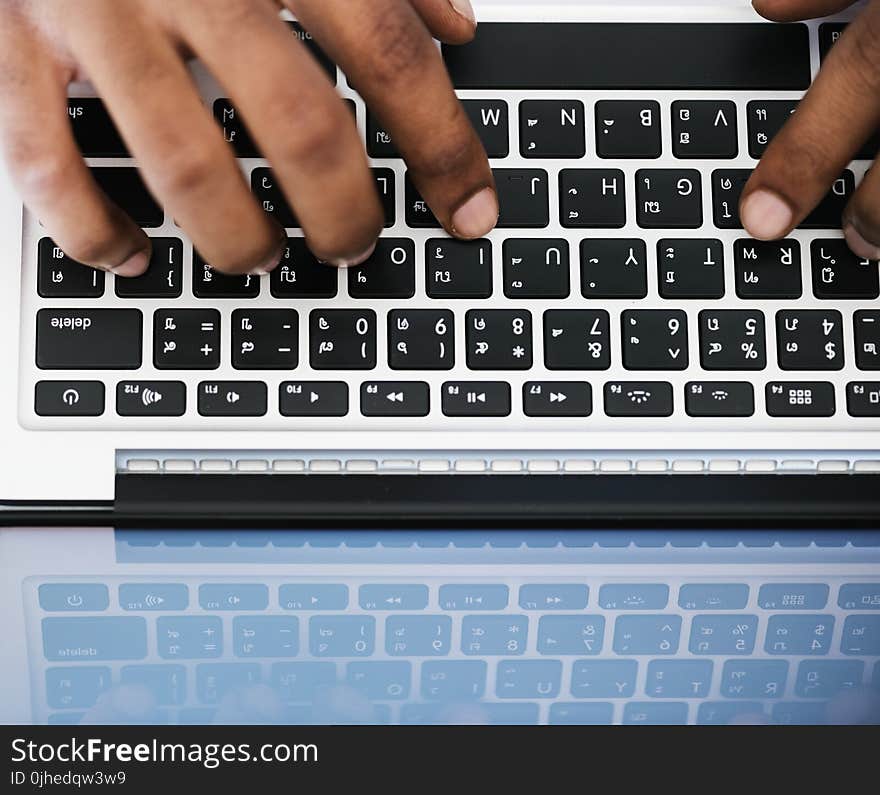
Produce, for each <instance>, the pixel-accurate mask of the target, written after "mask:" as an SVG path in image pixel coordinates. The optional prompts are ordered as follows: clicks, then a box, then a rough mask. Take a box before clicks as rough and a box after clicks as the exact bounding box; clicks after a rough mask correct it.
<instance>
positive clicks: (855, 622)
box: [840, 614, 880, 684]
mask: <svg viewBox="0 0 880 795" xmlns="http://www.w3.org/2000/svg"><path fill="white" fill-rule="evenodd" d="M840 650H841V651H842V652H843V653H844V654H855V655H860V656H864V657H877V656H880V615H878V614H873V615H850V616H848V617H847V619H846V621H845V622H844V624H843V635H842V637H841V640H840ZM876 683H878V680H876V679H875V684H876Z"/></svg>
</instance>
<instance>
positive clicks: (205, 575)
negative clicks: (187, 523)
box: [0, 530, 880, 725]
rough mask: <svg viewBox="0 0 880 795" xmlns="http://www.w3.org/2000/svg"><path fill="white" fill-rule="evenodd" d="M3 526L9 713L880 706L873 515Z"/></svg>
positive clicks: (879, 538) (390, 716)
mask: <svg viewBox="0 0 880 795" xmlns="http://www.w3.org/2000/svg"><path fill="white" fill-rule="evenodd" d="M62 532H63V541H64V543H63V544H59V533H62ZM0 542H7V543H6V544H5V546H4V549H7V550H9V551H10V552H9V553H7V560H5V561H4V566H5V569H4V583H3V587H4V589H5V590H4V591H3V596H4V598H5V599H6V603H7V607H9V605H12V606H13V609H7V610H6V612H5V613H4V614H2V617H0V629H2V630H3V636H4V637H5V638H7V640H8V641H11V643H9V646H8V649H7V650H4V653H3V654H4V656H3V657H2V658H0V659H2V660H3V665H4V666H5V670H3V671H2V674H3V676H4V679H5V683H6V684H8V685H9V686H8V687H4V690H5V691H6V692H9V693H11V694H12V696H11V697H10V698H9V699H4V701H3V702H0V721H4V722H35V723H55V724H73V723H86V724H107V723H178V724H191V723H197V724H206V723H220V724H223V723H236V724H237V723H248V724H260V723H272V724H367V725H373V724H375V725H381V724H396V723H402V724H426V723H455V724H471V723H491V724H536V723H542V724H545V723H552V724H583V725H587V724H611V723H626V724H639V725H650V724H658V723H660V724H674V723H698V724H707V725H708V724H714V725H720V724H747V723H780V724H802V723H880V532H868V531H858V532H850V531H839V532H834V531H827V532H812V531H810V532H806V531H804V532H791V531H746V530H743V531H741V532H736V531H732V530H725V531H711V530H705V531H662V530H651V531H639V532H633V531H571V530H567V531H558V530H534V531H526V530H516V531H503V530H492V531H486V530H473V531H461V530H457V531H441V530H431V531H397V530H394V531H391V530H389V531H385V532H381V531H375V530H369V531H366V530H364V531H349V530H345V531H343V530H339V531H320V530H315V531H304V530H297V531H265V530H261V531H249V530H237V531H226V530H224V531H189V530H187V531H171V530H164V531H149V530H126V531H117V532H115V533H114V532H113V531H110V530H98V531H96V530H83V531H70V530H65V531H52V530H0Z"/></svg>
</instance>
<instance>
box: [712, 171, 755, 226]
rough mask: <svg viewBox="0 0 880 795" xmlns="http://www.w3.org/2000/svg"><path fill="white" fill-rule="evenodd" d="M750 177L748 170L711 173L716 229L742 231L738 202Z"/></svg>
mask: <svg viewBox="0 0 880 795" xmlns="http://www.w3.org/2000/svg"><path fill="white" fill-rule="evenodd" d="M751 176H752V172H751V169H748V168H724V169H718V170H716V171H713V172H712V214H713V218H714V221H715V226H716V227H718V229H742V228H743V225H742V221H740V218H739V200H740V197H741V196H742V192H743V188H745V186H746V183H747V182H748V181H749V179H750V178H751Z"/></svg>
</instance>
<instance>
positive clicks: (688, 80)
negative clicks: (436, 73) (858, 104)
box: [443, 22, 811, 91]
mask: <svg viewBox="0 0 880 795" xmlns="http://www.w3.org/2000/svg"><path fill="white" fill-rule="evenodd" d="M443 54H444V57H445V58H446V64H447V66H448V68H449V70H450V73H451V75H452V79H453V81H454V83H455V85H456V87H457V88H461V89H510V90H531V89H562V90H568V91H573V90H603V89H638V90H651V89H655V90H656V89H669V90H676V89H682V90H688V89H709V90H743V91H744V90H749V89H753V90H762V91H769V90H781V91H799V90H804V89H806V88H808V87H809V85H810V78H811V73H810V34H809V30H808V28H807V27H806V25H767V24H766V23H762V22H758V23H743V24H739V23H738V24H730V23H703V24H681V23H638V22H624V23H616V24H608V23H582V24H575V23H571V22H558V23H553V22H540V23H530V22H525V23H491V22H483V23H481V24H480V29H479V32H478V33H477V36H476V39H475V40H474V41H473V43H471V44H468V45H466V46H464V47H458V46H456V47H444V48H443Z"/></svg>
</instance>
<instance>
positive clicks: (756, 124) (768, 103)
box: [746, 99, 798, 160]
mask: <svg viewBox="0 0 880 795" xmlns="http://www.w3.org/2000/svg"><path fill="white" fill-rule="evenodd" d="M797 108H798V100H796V99H771V100H756V101H754V102H749V104H748V106H747V108H746V116H747V117H748V120H749V154H750V155H751V156H752V157H753V158H755V160H760V159H761V158H762V157H763V156H764V152H766V151H767V146H768V145H769V144H770V141H772V140H773V139H774V138H775V137H776V135H777V133H778V132H779V131H780V130H781V129H782V127H783V126H784V125H785V123H786V122H787V121H788V120H789V119H790V118H791V116H792V115H793V114H794V112H795V111H796V110H797Z"/></svg>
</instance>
